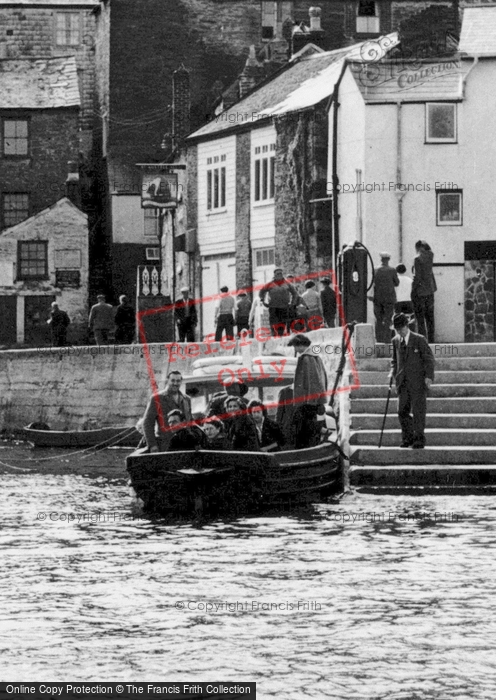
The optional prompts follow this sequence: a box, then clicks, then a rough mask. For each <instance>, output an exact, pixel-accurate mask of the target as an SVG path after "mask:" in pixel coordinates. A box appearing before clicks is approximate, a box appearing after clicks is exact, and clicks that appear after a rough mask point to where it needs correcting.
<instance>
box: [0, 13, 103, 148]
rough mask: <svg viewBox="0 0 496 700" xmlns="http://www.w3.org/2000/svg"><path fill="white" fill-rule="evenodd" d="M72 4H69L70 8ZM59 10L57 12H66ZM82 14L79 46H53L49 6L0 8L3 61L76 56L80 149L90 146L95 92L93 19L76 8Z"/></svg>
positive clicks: (53, 37)
mask: <svg viewBox="0 0 496 700" xmlns="http://www.w3.org/2000/svg"><path fill="white" fill-rule="evenodd" d="M70 4H71V3H68V6H70ZM67 9H68V7H67V6H66V7H61V8H60V10H67ZM78 11H79V12H80V15H81V43H80V44H79V45H78V46H56V45H55V11H54V10H53V8H50V7H19V6H17V7H16V6H15V3H12V6H10V7H1V8H0V37H1V41H2V44H4V45H5V47H6V48H5V49H4V50H5V52H6V56H5V58H55V57H57V56H75V57H76V63H77V67H78V73H79V78H80V80H79V85H80V90H81V112H80V122H79V125H80V128H81V129H82V132H83V133H82V150H83V151H84V152H85V153H86V154H88V152H89V148H90V146H91V129H92V126H93V108H94V103H93V100H94V91H95V58H94V56H95V54H94V35H95V16H94V14H93V13H92V11H91V10H83V9H78Z"/></svg>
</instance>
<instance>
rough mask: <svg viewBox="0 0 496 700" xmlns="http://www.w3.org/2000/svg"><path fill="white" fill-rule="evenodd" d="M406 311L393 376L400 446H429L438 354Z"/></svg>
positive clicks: (398, 322) (398, 324) (397, 325)
mask: <svg viewBox="0 0 496 700" xmlns="http://www.w3.org/2000/svg"><path fill="white" fill-rule="evenodd" d="M408 321H409V318H408V316H407V315H406V314H396V315H395V317H394V319H393V327H394V330H395V331H396V335H395V336H394V338H393V358H392V360H391V373H390V375H389V376H390V378H391V377H392V378H394V379H395V381H396V391H397V393H398V418H399V421H400V425H401V445H400V447H413V448H414V449H423V448H424V447H425V415H426V412H427V393H428V391H429V389H430V386H431V384H432V382H433V381H434V355H433V354H432V350H431V349H430V347H429V344H428V342H427V340H426V339H425V338H424V336H423V335H420V334H419V333H413V331H411V330H410V328H409V326H408Z"/></svg>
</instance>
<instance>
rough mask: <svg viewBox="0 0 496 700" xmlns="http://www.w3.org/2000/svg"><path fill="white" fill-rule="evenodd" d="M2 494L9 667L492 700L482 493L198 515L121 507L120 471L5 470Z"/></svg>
mask: <svg viewBox="0 0 496 700" xmlns="http://www.w3.org/2000/svg"><path fill="white" fill-rule="evenodd" d="M1 490H2V507H3V528H2V530H1V534H0V546H1V550H2V560H3V562H2V577H1V579H0V587H1V589H2V593H3V596H2V598H3V604H2V609H1V618H2V622H1V625H0V628H1V630H2V633H1V634H2V637H1V653H2V661H3V668H4V669H6V670H4V674H3V675H4V676H5V677H6V678H8V679H9V680H13V681H35V680H42V679H45V680H46V679H52V680H58V681H69V680H86V681H88V680H100V681H101V680H119V681H127V682H131V681H144V680H150V679H162V680H163V679H167V678H168V679H169V680H170V679H174V678H175V679H180V680H191V679H194V680H195V681H199V680H204V681H207V680H219V679H226V680H227V679H232V680H246V681H249V680H255V681H257V683H258V692H259V695H258V697H261V698H270V697H277V698H281V699H283V700H293V699H294V700H297V699H298V700H300V699H301V698H303V697H312V698H336V699H341V698H343V699H344V698H353V700H356V699H361V698H367V700H370V699H374V700H376V699H379V698H384V699H385V698H387V699H388V700H396V699H397V700H400V699H401V700H414V699H415V700H416V699H423V698H439V700H446V699H447V698H457V699H460V698H470V699H473V700H476V699H477V700H481V698H487V699H488V700H489V699H491V700H494V698H495V697H496V664H495V660H494V640H495V638H496V622H495V616H494V615H493V612H492V611H493V608H494V603H495V595H494V594H495V588H496V584H495V575H494V572H495V568H494V558H495V548H496V544H495V537H494V526H495V523H496V504H495V503H494V501H493V498H491V497H488V496H480V497H477V496H467V497H462V496H457V497H452V498H450V497H447V496H426V497H423V498H422V497H410V496H404V497H393V496H364V495H355V496H350V497H347V498H346V499H345V500H343V501H342V502H341V503H340V504H339V505H332V506H320V507H319V509H318V514H317V516H314V517H306V518H304V517H300V518H295V517H289V516H286V517H281V518H256V519H247V520H242V521H238V522H235V523H230V524H223V523H214V524H211V525H208V526H206V527H204V528H203V529H197V528H196V529H195V528H193V527H190V526H187V525H184V526H165V525H163V524H161V523H160V522H151V521H148V520H134V521H133V520H131V519H130V517H129V512H130V511H129V508H128V502H129V500H128V494H127V487H126V486H124V485H123V483H122V482H121V481H114V482H112V481H108V480H106V479H88V478H85V477H82V476H53V475H33V474H30V475H24V474H23V475H19V474H14V475H4V476H2V483H1ZM38 513H45V514H46V519H45V520H39V519H37V517H38V516H37V514H38ZM96 513H102V514H105V515H103V516H101V519H100V520H99V521H97V522H91V521H89V518H90V517H93V518H95V517H96V516H95V514H96ZM435 513H437V516H435V515H434V514H435ZM57 514H58V515H57ZM60 514H62V515H60ZM69 514H73V515H69ZM112 514H113V515H112ZM78 516H79V519H78ZM41 517H43V516H41ZM71 518H73V519H72V520H71Z"/></svg>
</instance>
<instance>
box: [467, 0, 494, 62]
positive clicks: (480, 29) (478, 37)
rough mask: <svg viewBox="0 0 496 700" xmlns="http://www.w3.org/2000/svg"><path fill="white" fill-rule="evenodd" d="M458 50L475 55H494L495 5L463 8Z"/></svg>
mask: <svg viewBox="0 0 496 700" xmlns="http://www.w3.org/2000/svg"><path fill="white" fill-rule="evenodd" d="M459 50H460V51H461V52H463V53H468V54H470V55H475V56H496V7H495V6H490V7H467V8H465V9H464V10H463V23H462V32H461V36H460V44H459Z"/></svg>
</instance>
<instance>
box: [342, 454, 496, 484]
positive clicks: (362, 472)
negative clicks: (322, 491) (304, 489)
mask: <svg viewBox="0 0 496 700" xmlns="http://www.w3.org/2000/svg"><path fill="white" fill-rule="evenodd" d="M419 452H422V450H419ZM350 482H351V484H352V485H353V486H355V487H370V488H397V489H408V488H414V487H422V486H423V487H444V488H449V489H452V488H456V487H465V488H467V487H468V488H479V487H493V488H495V487H496V466H488V465H476V464H471V463H465V462H464V463H460V464H457V465H449V466H445V465H439V464H432V465H430V466H425V465H411V466H409V467H403V468H402V469H398V468H397V467H394V466H381V467H363V466H360V467H357V466H353V467H351V469H350Z"/></svg>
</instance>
